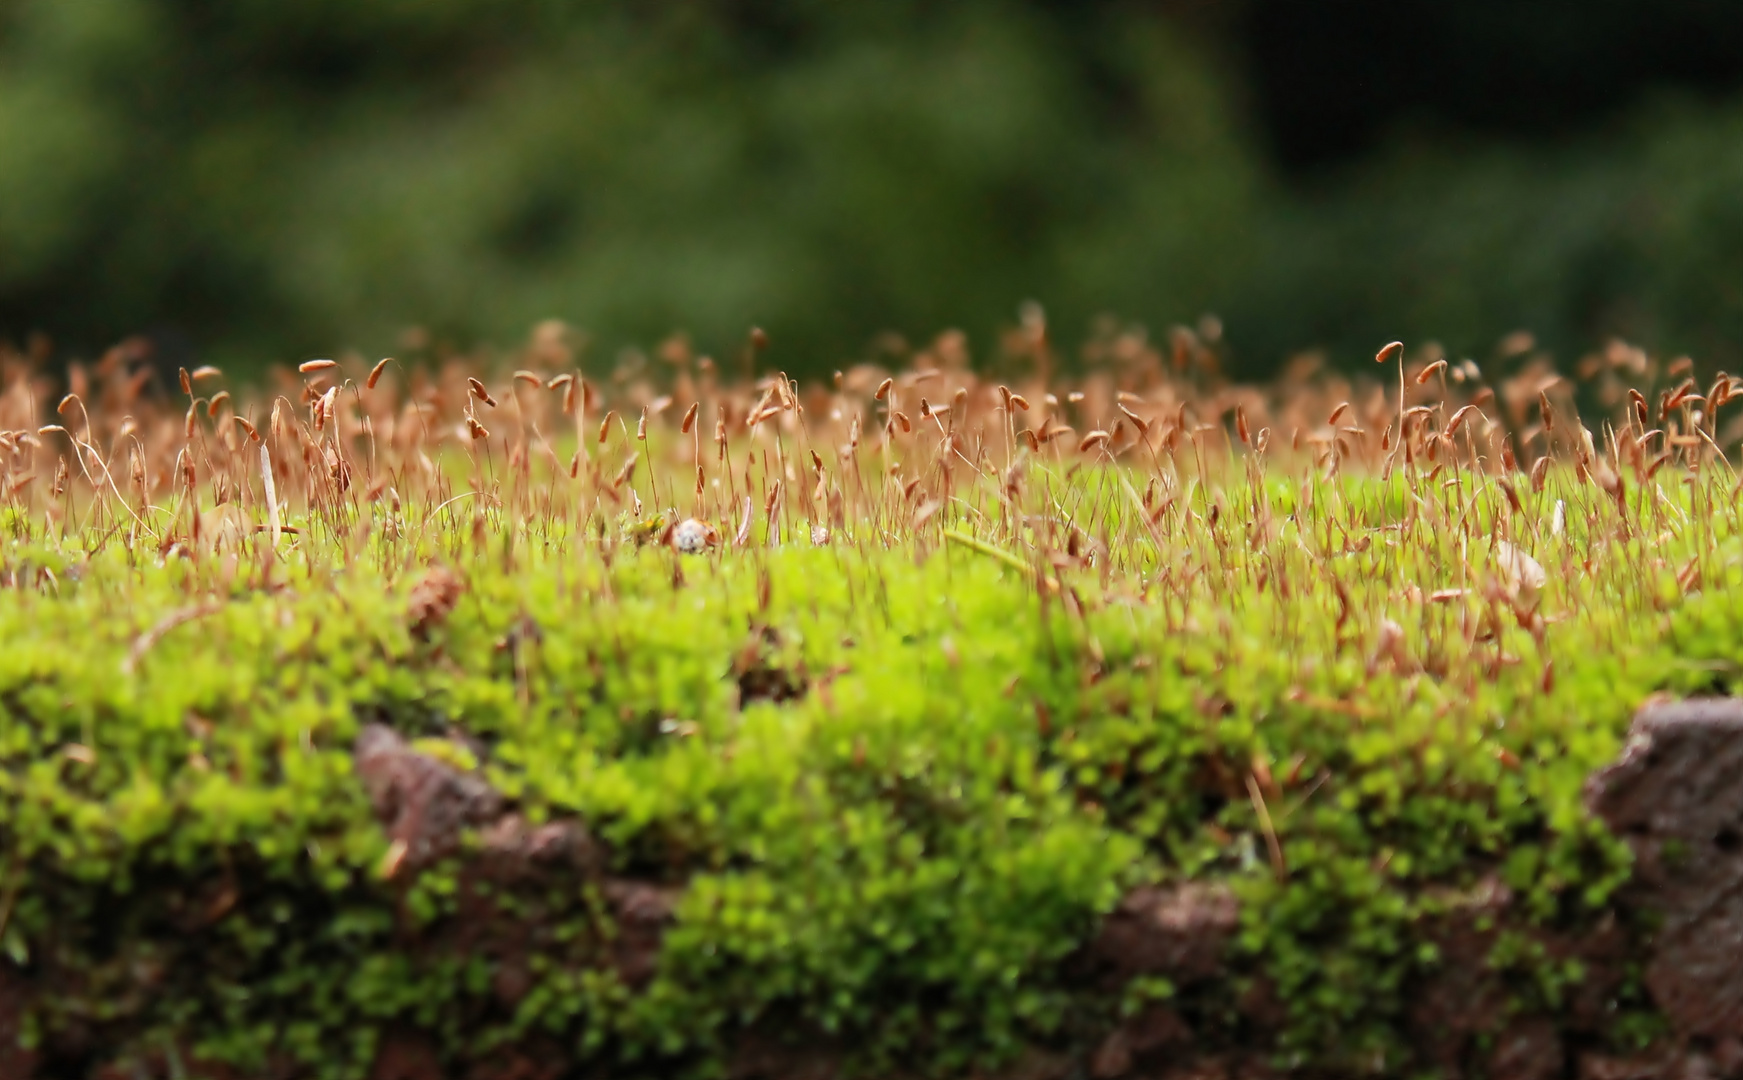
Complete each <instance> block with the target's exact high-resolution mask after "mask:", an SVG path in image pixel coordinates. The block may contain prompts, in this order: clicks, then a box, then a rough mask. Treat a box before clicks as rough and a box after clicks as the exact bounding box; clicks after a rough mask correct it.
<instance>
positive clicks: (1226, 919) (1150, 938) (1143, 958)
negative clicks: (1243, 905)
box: [1089, 882, 1241, 984]
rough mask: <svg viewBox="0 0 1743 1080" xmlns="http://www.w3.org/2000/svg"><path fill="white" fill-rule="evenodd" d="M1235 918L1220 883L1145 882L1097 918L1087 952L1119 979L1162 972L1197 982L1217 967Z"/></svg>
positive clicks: (1177, 980) (1233, 906)
mask: <svg viewBox="0 0 1743 1080" xmlns="http://www.w3.org/2000/svg"><path fill="white" fill-rule="evenodd" d="M1240 917H1241V913H1240V908H1239V906H1238V905H1237V904H1236V902H1235V897H1234V894H1233V893H1231V892H1229V890H1228V889H1226V888H1224V887H1222V886H1220V885H1211V884H1202V883H1198V882H1188V883H1186V884H1184V885H1178V886H1172V887H1162V886H1154V885H1147V886H1143V887H1140V888H1137V889H1134V890H1132V891H1131V892H1130V893H1128V894H1126V897H1125V899H1123V900H1121V901H1120V905H1119V907H1118V908H1116V909H1115V910H1114V911H1113V913H1112V914H1110V915H1109V916H1108V917H1107V918H1106V919H1104V920H1103V921H1102V926H1101V932H1100V933H1099V934H1098V935H1097V936H1096V939H1095V941H1094V942H1093V943H1091V945H1090V947H1089V951H1090V955H1091V957H1092V958H1093V959H1094V960H1095V961H1096V962H1097V964H1098V966H1100V967H1102V968H1104V969H1106V970H1108V971H1110V972H1111V973H1113V974H1114V975H1115V976H1116V978H1119V979H1122V980H1123V979H1126V978H1130V977H1132V976H1134V975H1164V976H1167V977H1168V978H1169V979H1171V980H1173V981H1174V982H1175V983H1176V984H1186V983H1192V982H1199V981H1202V980H1204V979H1208V978H1211V977H1212V976H1214V975H1216V974H1217V972H1218V971H1219V970H1220V968H1221V966H1222V959H1223V952H1224V948H1225V946H1226V945H1227V944H1228V940H1229V938H1230V937H1231V936H1232V935H1233V934H1234V932H1235V930H1236V929H1237V928H1238V927H1239V925H1240Z"/></svg>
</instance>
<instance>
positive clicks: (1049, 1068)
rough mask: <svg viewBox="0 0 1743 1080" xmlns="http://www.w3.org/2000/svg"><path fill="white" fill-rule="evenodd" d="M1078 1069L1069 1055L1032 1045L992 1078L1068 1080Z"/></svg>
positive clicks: (1004, 1079) (998, 1079)
mask: <svg viewBox="0 0 1743 1080" xmlns="http://www.w3.org/2000/svg"><path fill="white" fill-rule="evenodd" d="M1076 1071H1077V1063H1076V1062H1075V1061H1073V1060H1072V1059H1071V1057H1070V1056H1069V1055H1066V1054H1056V1053H1054V1052H1053V1051H1051V1050H1043V1049H1041V1048H1040V1047H1037V1046H1031V1047H1028V1048H1027V1049H1025V1050H1024V1051H1023V1052H1022V1053H1021V1054H1019V1055H1017V1060H1015V1061H1013V1062H1011V1064H1009V1065H1007V1066H1005V1067H1004V1068H1003V1069H1000V1070H999V1071H998V1072H996V1073H993V1074H991V1080H1066V1078H1067V1077H1069V1076H1071V1075H1072V1074H1073V1073H1075V1072H1076Z"/></svg>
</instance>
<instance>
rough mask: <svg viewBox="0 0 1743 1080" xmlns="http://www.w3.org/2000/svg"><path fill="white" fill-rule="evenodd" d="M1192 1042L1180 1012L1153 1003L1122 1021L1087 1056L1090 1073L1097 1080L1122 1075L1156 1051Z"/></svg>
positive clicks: (1190, 1034)
mask: <svg viewBox="0 0 1743 1080" xmlns="http://www.w3.org/2000/svg"><path fill="white" fill-rule="evenodd" d="M1191 1044H1192V1029H1191V1028H1189V1027H1187V1026H1186V1021H1184V1020H1182V1019H1181V1018H1180V1014H1179V1013H1177V1012H1175V1011H1174V1010H1173V1009H1170V1008H1168V1007H1167V1006H1165V1005H1153V1006H1151V1007H1150V1008H1148V1009H1145V1010H1144V1011H1142V1012H1140V1013H1138V1014H1137V1015H1136V1016H1133V1017H1131V1018H1130V1019H1128V1020H1126V1021H1125V1023H1123V1024H1121V1025H1120V1026H1119V1027H1117V1028H1115V1029H1114V1031H1113V1033H1112V1034H1110V1035H1109V1036H1108V1037H1107V1038H1106V1039H1104V1040H1102V1043H1101V1045H1100V1046H1099V1047H1097V1049H1096V1052H1095V1053H1094V1054H1093V1055H1092V1056H1091V1057H1090V1073H1091V1075H1093V1076H1096V1077H1098V1078H1100V1080H1110V1078H1112V1077H1116V1076H1124V1075H1125V1074H1126V1073H1128V1072H1131V1071H1132V1068H1133V1065H1134V1064H1135V1063H1136V1062H1137V1061H1138V1060H1139V1059H1141V1058H1143V1057H1145V1056H1147V1055H1151V1054H1155V1053H1156V1052H1158V1051H1162V1050H1169V1049H1179V1048H1182V1047H1188V1046H1190V1045H1191Z"/></svg>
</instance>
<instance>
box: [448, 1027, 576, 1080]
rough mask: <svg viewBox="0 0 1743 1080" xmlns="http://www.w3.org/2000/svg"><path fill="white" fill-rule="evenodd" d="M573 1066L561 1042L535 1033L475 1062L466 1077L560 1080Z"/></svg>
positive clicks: (488, 1079) (499, 1079) (476, 1079)
mask: <svg viewBox="0 0 1743 1080" xmlns="http://www.w3.org/2000/svg"><path fill="white" fill-rule="evenodd" d="M570 1066H571V1062H570V1060H569V1056H568V1055H567V1054H565V1053H564V1052H563V1049H562V1047H561V1046H558V1045H557V1044H556V1043H555V1042H554V1041H553V1040H550V1039H543V1038H536V1037H535V1038H533V1039H530V1040H527V1041H526V1042H525V1043H523V1044H520V1045H517V1046H513V1047H508V1048H505V1049H504V1050H502V1051H501V1052H499V1053H493V1054H492V1055H491V1057H490V1058H489V1060H486V1061H480V1062H478V1063H476V1064H474V1065H473V1066H472V1067H471V1068H470V1069H468V1070H467V1071H466V1080H560V1078H561V1077H562V1076H563V1075H564V1074H565V1073H567V1072H568V1070H569V1068H570Z"/></svg>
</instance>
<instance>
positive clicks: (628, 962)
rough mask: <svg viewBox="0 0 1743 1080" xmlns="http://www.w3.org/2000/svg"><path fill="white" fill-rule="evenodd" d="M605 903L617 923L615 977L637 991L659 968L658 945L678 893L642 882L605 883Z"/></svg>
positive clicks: (669, 921) (620, 881) (613, 950)
mask: <svg viewBox="0 0 1743 1080" xmlns="http://www.w3.org/2000/svg"><path fill="white" fill-rule="evenodd" d="M604 892H605V899H606V901H607V902H608V903H609V904H610V905H611V910H612V914H613V915H614V916H615V917H616V919H617V938H616V940H614V941H613V942H612V954H613V959H614V961H615V963H616V967H617V973H618V977H619V978H621V979H623V981H624V983H625V984H627V985H629V986H631V987H641V986H644V985H646V984H647V982H648V980H650V979H652V978H653V977H654V973H655V972H656V971H657V970H659V965H660V941H661V939H662V938H663V937H664V936H665V933H666V927H667V926H669V925H671V922H672V909H673V908H674V907H676V906H677V902H678V897H679V896H680V895H681V892H680V890H678V889H673V888H668V887H666V886H662V885H654V884H650V883H648V882H643V881H622V880H616V881H608V882H606V883H605V886H604Z"/></svg>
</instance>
